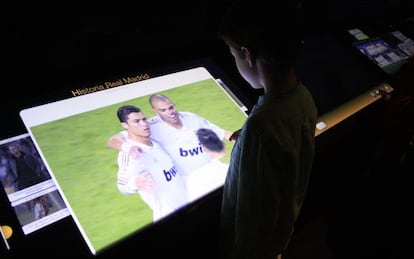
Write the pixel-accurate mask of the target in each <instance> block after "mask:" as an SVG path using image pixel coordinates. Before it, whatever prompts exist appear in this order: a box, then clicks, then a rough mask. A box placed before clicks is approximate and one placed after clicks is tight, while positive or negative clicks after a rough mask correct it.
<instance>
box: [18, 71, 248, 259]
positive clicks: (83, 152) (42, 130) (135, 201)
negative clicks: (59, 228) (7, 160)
mask: <svg viewBox="0 0 414 259" xmlns="http://www.w3.org/2000/svg"><path fill="white" fill-rule="evenodd" d="M154 93H161V94H163V95H166V96H168V97H169V98H170V99H171V100H173V102H174V104H175V106H176V107H177V109H178V111H179V112H191V113H194V114H197V115H198V116H201V117H203V118H205V119H207V120H208V121H210V122H212V123H214V124H216V125H218V126H219V127H221V128H223V129H225V130H227V131H235V130H237V129H239V128H240V127H241V125H242V124H243V122H244V120H245V119H246V113H245V112H244V110H243V106H242V105H240V103H238V102H237V100H235V99H234V95H232V94H231V93H229V92H228V89H225V88H223V87H222V86H221V85H220V84H219V83H218V81H217V80H216V79H214V78H213V77H212V76H211V74H210V73H209V72H208V71H207V70H206V69H205V68H203V67H198V68H194V69H188V70H185V71H181V72H177V73H172V74H168V75H164V76H160V77H155V78H150V79H147V80H144V81H139V82H135V83H131V84H127V85H122V86H119V87H116V88H112V89H108V90H103V91H99V92H94V93H91V94H87V95H83V96H78V97H73V98H69V99H65V100H61V101H57V102H53V103H48V104H44V105H40V106H36V107H32V108H28V109H25V110H22V111H21V112H20V116H21V118H22V120H23V122H24V124H25V126H26V128H27V130H28V132H29V134H30V136H31V137H32V139H33V142H34V144H35V146H36V147H37V149H38V150H39V154H40V156H41V158H42V160H43V161H44V164H45V166H46V168H47V169H48V171H49V172H50V175H51V178H52V180H53V181H54V184H56V186H57V190H58V191H59V193H60V194H61V195H62V197H63V200H64V201H65V204H66V206H67V208H68V210H69V212H70V215H71V216H72V217H73V219H74V221H75V222H76V224H77V226H78V228H79V230H80V232H81V234H82V236H83V238H84V240H85V242H86V243H87V245H88V247H89V249H90V251H91V252H92V253H93V254H96V253H99V252H100V251H101V250H103V249H105V248H107V247H109V246H111V245H112V244H114V243H116V242H118V241H119V240H122V239H123V238H125V237H127V236H129V235H131V234H133V233H135V232H137V231H139V230H140V229H142V228H144V227H148V226H150V225H151V224H154V223H156V221H154V220H153V217H152V213H153V211H152V209H151V208H150V207H149V206H148V204H147V203H145V202H144V201H143V199H142V198H141V197H140V196H139V195H138V194H136V193H135V194H130V195H125V194H122V193H120V191H119V190H118V188H117V171H118V164H117V157H118V152H117V151H115V150H113V149H110V148H108V147H107V146H106V141H107V139H108V138H109V137H110V136H112V135H114V134H117V133H118V132H120V131H122V130H123V128H122V127H121V124H120V122H119V120H118V118H117V115H116V113H117V110H118V108H119V107H120V106H122V105H134V106H137V107H139V108H140V109H141V110H142V111H143V113H144V114H145V115H146V117H147V118H151V117H153V116H155V113H154V111H153V110H152V108H151V106H150V104H149V101H148V98H149V96H150V95H151V94H154ZM224 144H225V149H226V151H227V152H226V153H227V154H226V155H225V156H224V157H222V158H221V159H220V160H221V162H222V163H228V161H229V154H230V150H231V148H232V145H233V143H232V142H230V141H224ZM213 190H214V189H211V190H206V191H205V194H207V193H208V192H210V191H213ZM171 195H174V194H171ZM188 203H190V201H188ZM184 207H185V204H184ZM166 217H167V216H166ZM121 219H122V224H120V220H121Z"/></svg>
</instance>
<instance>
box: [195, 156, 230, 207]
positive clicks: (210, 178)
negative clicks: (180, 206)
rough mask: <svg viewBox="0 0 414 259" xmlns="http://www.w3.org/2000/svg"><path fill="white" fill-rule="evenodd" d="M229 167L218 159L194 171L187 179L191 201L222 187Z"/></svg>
mask: <svg viewBox="0 0 414 259" xmlns="http://www.w3.org/2000/svg"><path fill="white" fill-rule="evenodd" d="M228 168H229V165H228V164H227V163H223V162H222V161H220V160H218V159H213V160H211V161H210V162H209V163H207V164H205V165H203V166H201V167H199V168H197V169H196V170H194V171H193V172H192V173H191V174H190V175H188V178H187V191H188V196H189V199H190V201H194V200H196V199H198V198H200V197H202V196H204V195H206V194H208V193H210V192H212V191H214V190H215V189H217V188H219V187H221V186H222V185H223V184H224V180H225V179H226V174H227V169H228Z"/></svg>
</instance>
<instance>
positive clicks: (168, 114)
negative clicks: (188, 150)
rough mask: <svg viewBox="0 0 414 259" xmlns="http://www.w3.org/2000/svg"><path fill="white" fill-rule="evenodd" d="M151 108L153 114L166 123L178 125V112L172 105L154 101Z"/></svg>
mask: <svg viewBox="0 0 414 259" xmlns="http://www.w3.org/2000/svg"><path fill="white" fill-rule="evenodd" d="M152 107H153V110H154V112H155V113H157V114H158V116H160V117H161V119H162V120H163V121H165V122H166V123H168V124H171V125H176V124H179V123H180V118H179V116H178V111H177V109H176V108H175V105H174V104H173V103H171V102H169V101H164V100H156V101H154V102H153V103H152Z"/></svg>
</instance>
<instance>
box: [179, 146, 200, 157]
mask: <svg viewBox="0 0 414 259" xmlns="http://www.w3.org/2000/svg"><path fill="white" fill-rule="evenodd" d="M201 153H203V148H202V147H201V144H200V145H199V146H198V147H195V148H192V149H188V150H185V149H183V148H181V147H180V156H196V155H199V154H201Z"/></svg>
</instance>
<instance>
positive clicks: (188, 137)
mask: <svg viewBox="0 0 414 259" xmlns="http://www.w3.org/2000/svg"><path fill="white" fill-rule="evenodd" d="M179 116H180V119H181V122H182V124H183V127H182V128H181V129H176V128H174V127H172V126H170V125H168V124H167V123H165V122H164V121H163V120H162V119H161V118H160V117H159V116H155V117H152V118H150V119H149V123H150V128H151V138H153V139H155V140H156V141H158V142H159V143H161V145H162V147H163V148H164V149H165V150H166V151H167V152H168V153H169V154H170V156H171V157H172V158H173V160H174V163H175V165H176V166H177V168H178V170H180V172H182V173H183V175H184V176H187V175H188V174H189V173H190V172H192V171H194V170H195V169H196V168H198V167H200V166H202V165H203V164H205V163H207V162H209V161H210V160H211V158H210V156H209V155H208V154H207V153H205V152H203V149H202V147H201V145H200V142H199V141H198V138H197V135H196V132H197V130H198V129H200V128H208V129H211V130H213V131H214V132H215V133H216V134H217V136H218V137H219V138H220V139H224V132H225V130H224V129H222V128H220V127H219V126H217V125H215V124H213V123H211V122H210V121H208V120H207V119H205V118H202V117H200V116H198V115H196V114H194V113H191V112H180V113H179Z"/></svg>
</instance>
